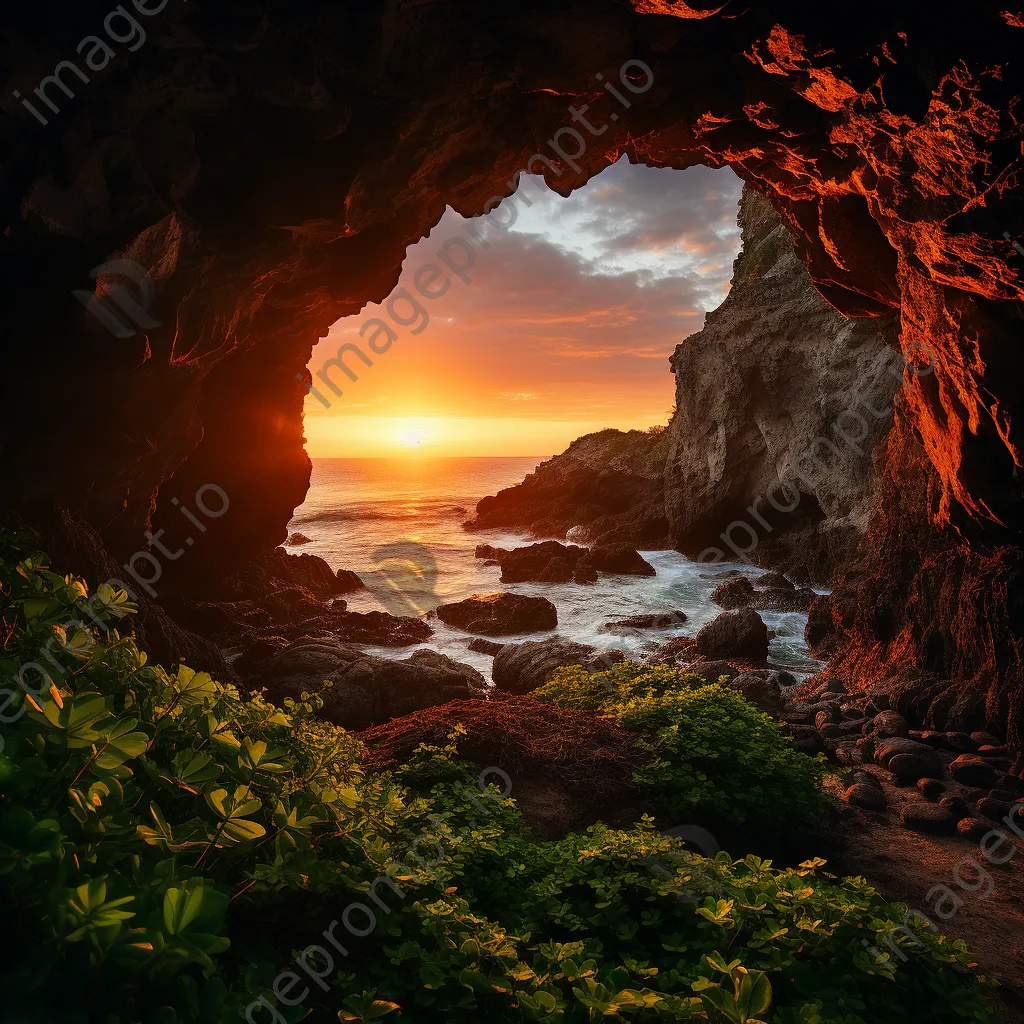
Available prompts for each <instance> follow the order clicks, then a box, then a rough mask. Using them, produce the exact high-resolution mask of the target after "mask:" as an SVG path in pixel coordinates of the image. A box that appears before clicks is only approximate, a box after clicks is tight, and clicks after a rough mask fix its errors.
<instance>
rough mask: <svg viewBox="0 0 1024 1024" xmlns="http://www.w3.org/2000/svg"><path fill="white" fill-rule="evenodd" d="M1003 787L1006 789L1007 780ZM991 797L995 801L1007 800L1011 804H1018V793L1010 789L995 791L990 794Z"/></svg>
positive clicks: (1004, 781)
mask: <svg viewBox="0 0 1024 1024" xmlns="http://www.w3.org/2000/svg"><path fill="white" fill-rule="evenodd" d="M1002 785H1003V786H1004V787H1005V786H1006V780H1005V779H1004V780H1003V782H1002ZM989 796H990V797H992V799H993V800H1006V801H1007V802H1009V803H1011V804H1015V803H1016V802H1017V792H1016V790H1013V789H1010V788H1000V789H993V790H992V792H991V793H989Z"/></svg>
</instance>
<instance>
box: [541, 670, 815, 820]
mask: <svg viewBox="0 0 1024 1024" xmlns="http://www.w3.org/2000/svg"><path fill="white" fill-rule="evenodd" d="M535 696H536V697H537V698H538V699H540V700H546V701H551V702H552V703H555V704H558V705H560V706H562V707H569V708H580V709H589V710H593V711H598V712H600V713H601V714H604V715H606V716H608V717H609V718H613V719H614V720H615V721H616V722H618V723H619V725H622V726H624V727H625V728H627V729H630V730H633V731H635V732H637V733H639V734H640V737H641V738H640V740H639V746H640V747H641V748H642V749H644V750H646V751H647V752H648V753H649V754H650V755H651V759H650V760H649V761H648V762H647V763H646V764H645V765H644V767H643V769H642V770H641V771H640V773H639V774H638V776H637V781H639V782H642V783H644V784H646V785H647V786H649V787H650V792H651V797H652V800H653V803H654V806H655V808H656V809H657V810H658V811H660V812H663V813H664V814H665V815H666V816H667V817H669V818H671V819H672V820H674V821H676V822H679V821H692V820H694V818H695V817H701V818H704V819H707V820H718V821H728V822H736V823H744V822H749V823H756V824H760V825H765V826H772V827H774V826H778V827H787V826H790V825H798V824H801V823H804V822H806V821H807V820H808V819H809V818H810V817H812V816H813V815H814V814H815V813H816V811H818V810H819V809H820V807H821V802H822V797H821V780H822V777H823V775H824V765H823V763H822V761H821V759H820V758H811V757H808V756H807V755H806V754H801V753H799V752H798V751H796V750H794V749H793V747H792V745H791V744H790V742H789V740H788V739H787V738H786V737H785V736H784V735H783V734H782V731H781V730H780V728H779V726H778V725H777V724H776V723H775V722H774V721H773V720H772V719H771V718H770V717H769V716H768V715H766V714H763V713H762V712H761V711H759V710H758V709H757V708H756V707H755V706H754V705H753V704H751V703H750V702H749V701H747V700H746V699H745V698H744V697H743V696H741V695H740V694H739V693H737V692H736V691H735V690H731V689H729V687H727V686H723V685H721V684H720V683H712V684H710V685H707V684H705V683H704V680H703V679H700V678H699V677H697V676H695V675H693V674H688V673H684V672H680V671H679V670H678V669H674V668H672V667H670V666H667V665H639V664H636V663H633V662H623V663H621V664H618V665H613V666H612V667H611V668H609V669H608V670H606V671H604V672H600V673H590V672H588V671H587V670H586V669H583V668H580V667H579V666H574V667H572V668H561V669H558V670H557V671H556V672H555V673H554V674H553V676H552V678H551V679H550V681H549V682H548V683H546V684H545V685H544V686H543V687H541V688H540V689H539V690H537V691H536V693H535Z"/></svg>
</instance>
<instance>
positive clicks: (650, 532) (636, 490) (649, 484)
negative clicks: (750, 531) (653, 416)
mask: <svg viewBox="0 0 1024 1024" xmlns="http://www.w3.org/2000/svg"><path fill="white" fill-rule="evenodd" d="M667 450H668V445H667V443H666V440H665V437H664V435H654V434H647V433H644V432H643V431H640V430H629V431H621V430H602V431H599V432H598V433H596V434H586V435H585V436H583V437H580V438H577V439H576V440H575V441H573V443H572V444H571V445H569V447H568V448H567V449H566V450H565V451H564V452H562V454H561V455H556V456H555V457H554V458H553V459H548V460H547V462H542V463H541V464H540V465H539V466H538V467H537V468H536V469H535V470H534V471H533V472H532V473H530V474H529V475H528V476H527V477H526V478H525V479H524V480H523V482H522V483H520V484H516V485H515V486H514V487H506V488H505V489H504V490H503V491H499V492H498V493H497V494H495V495H491V496H489V497H486V498H482V499H481V500H480V501H479V502H478V503H477V507H476V515H475V516H474V517H473V518H472V519H470V520H469V521H468V522H467V523H466V528H467V529H471V530H485V529H490V528H493V527H502V526H503V527H514V528H516V529H520V530H526V531H528V532H531V533H534V534H535V535H537V536H547V537H558V538H559V539H561V538H564V537H565V536H566V534H567V533H568V532H569V531H570V530H571V531H572V536H571V538H570V539H571V540H573V541H576V542H578V543H585V544H605V543H616V542H625V543H628V544H633V545H637V546H640V547H645V548H657V547H665V546H667V545H668V522H667V520H666V518H665V509H664V501H663V497H662V476H663V473H664V467H665V454H666V452H667Z"/></svg>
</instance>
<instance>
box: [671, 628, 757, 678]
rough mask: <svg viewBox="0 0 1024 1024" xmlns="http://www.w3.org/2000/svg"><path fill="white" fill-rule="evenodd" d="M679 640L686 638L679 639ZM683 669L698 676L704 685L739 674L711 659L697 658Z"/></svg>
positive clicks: (721, 662)
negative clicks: (723, 677)
mask: <svg viewBox="0 0 1024 1024" xmlns="http://www.w3.org/2000/svg"><path fill="white" fill-rule="evenodd" d="M680 639H688V638H687V637H681V638H680ZM666 646H668V645H666ZM683 669H684V671H686V672H690V673H692V674H693V675H695V676H700V678H701V679H703V680H704V682H706V683H717V682H718V680H719V679H720V678H721V677H722V676H725V677H726V679H732V678H734V677H735V676H738V675H739V674H740V670H739V669H738V668H736V667H735V666H734V665H730V664H729V663H728V662H727V661H715V660H713V659H711V658H698V659H697V660H696V661H691V662H689V663H688V664H686V665H685V666H684V667H683Z"/></svg>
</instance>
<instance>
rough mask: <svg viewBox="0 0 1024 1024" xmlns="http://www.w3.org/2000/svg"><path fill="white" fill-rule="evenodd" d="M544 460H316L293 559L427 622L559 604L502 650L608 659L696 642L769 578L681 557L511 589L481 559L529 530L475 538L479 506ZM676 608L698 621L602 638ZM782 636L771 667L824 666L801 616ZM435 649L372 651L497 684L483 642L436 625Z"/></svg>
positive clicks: (775, 618) (792, 617)
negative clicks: (732, 599)
mask: <svg viewBox="0 0 1024 1024" xmlns="http://www.w3.org/2000/svg"><path fill="white" fill-rule="evenodd" d="M541 461H543V459H542V458H430V457H429V456H423V455H421V454H419V453H417V454H415V455H410V456H408V457H405V458H390V459H314V460H313V475H312V480H311V483H310V488H309V493H308V494H307V495H306V500H305V502H304V503H303V504H302V506H301V507H300V508H298V509H296V511H295V515H294V517H293V518H292V521H291V522H290V523H289V525H288V529H289V533H290V534H296V533H301V534H302V535H303V536H305V537H308V538H309V543H305V544H301V545H291V544H290V545H289V547H288V550H290V551H293V552H296V553H300V552H309V553H310V554H315V555H320V556H321V557H322V558H324V559H326V561H327V562H328V564H329V565H330V566H331V567H332V568H333V569H351V570H352V571H354V572H356V573H357V574H358V575H359V576H360V578H361V579H362V580H363V582H364V583H366V585H367V587H368V589H367V590H365V591H358V592H356V593H354V594H347V595H346V598H345V599H346V600H347V601H348V607H349V609H350V610H352V611H371V610H374V609H382V610H385V611H389V612H391V613H392V614H395V615H425V614H427V613H428V612H430V611H431V610H433V609H434V608H436V607H437V606H438V605H439V604H441V603H447V602H451V601H459V600H461V599H462V598H465V597H469V596H470V595H471V594H487V593H493V592H494V591H496V590H507V591H512V592H514V593H517V594H528V595H537V596H542V597H546V598H548V600H550V601H552V602H553V603H554V605H555V607H556V608H557V610H558V629H557V631H555V632H551V633H540V634H537V633H534V634H530V635H528V636H519V637H515V636H514V637H499V638H497V639H498V641H499V642H510V643H514V642H517V641H520V640H537V639H543V638H545V637H550V636H555V635H559V636H563V637H566V638H568V639H571V640H576V641H578V642H580V643H586V644H591V645H592V646H594V647H596V648H598V649H599V650H612V649H614V648H619V649H621V650H623V651H624V652H625V654H626V655H627V657H628V656H642V655H643V654H644V653H646V652H649V651H650V650H651V649H653V646H654V645H655V644H656V643H657V642H659V641H660V642H665V641H666V640H669V639H671V638H673V637H675V636H693V635H694V634H696V632H697V630H699V629H700V628H701V626H703V625H705V624H706V623H707V622H710V621H711V620H712V619H713V618H715V617H716V616H717V615H719V614H720V613H721V611H722V609H721V608H719V607H718V606H717V605H715V604H713V603H712V601H711V593H712V591H713V590H714V589H715V587H716V586H718V584H719V583H720V582H721V581H722V578H723V577H724V576H725V574H726V573H728V572H729V570H731V569H741V570H743V571H744V572H746V573H748V574H750V575H751V576H757V575H760V574H761V573H762V571H763V570H760V569H757V568H753V567H750V566H746V565H743V564H740V563H727V562H718V563H715V564H708V563H703V564H698V563H697V562H692V561H690V560H689V559H687V558H685V557H683V555H681V554H679V553H678V552H675V551H642V552H641V554H642V555H643V556H644V558H646V559H647V561H648V562H650V563H651V564H652V565H653V566H654V568H655V569H656V570H657V575H656V576H653V577H636V576H608V575H604V574H602V575H601V576H600V578H599V579H598V582H597V583H596V584H594V585H592V586H580V585H578V584H571V583H570V584H550V583H513V584H503V583H501V582H500V579H499V575H500V569H499V567H498V566H496V565H491V566H488V565H484V564H483V560H482V559H478V558H476V557H474V553H473V552H474V549H475V547H476V546H477V545H478V544H493V545H497V546H499V547H516V546H518V545H522V544H529V543H531V542H532V541H531V539H530V538H527V537H526V536H525V535H523V534H521V533H516V532H512V531H504V530H482V531H477V532H473V533H469V532H467V531H465V530H463V529H462V523H463V522H464V521H465V520H467V519H469V518H470V517H471V516H472V515H473V512H474V507H475V505H476V503H477V501H479V500H480V498H482V497H484V496H485V495H488V494H494V493H496V492H497V491H498V490H500V489H501V488H503V487H509V486H511V485H513V484H516V483H518V482H519V481H520V480H522V479H523V477H524V476H525V475H526V474H527V473H529V472H531V471H532V470H533V469H534V468H535V467H536V466H537V464H538V463H540V462H541ZM676 609H679V610H682V611H684V612H685V613H686V615H687V621H686V622H685V623H683V624H682V625H680V626H676V627H674V628H671V629H668V630H659V631H656V632H655V631H651V632H650V633H649V634H646V635H644V636H635V635H634V636H622V635H619V634H615V633H609V632H604V631H602V629H601V627H602V625H604V624H605V623H607V622H608V621H610V620H613V619H621V618H626V617H627V616H630V615H638V614H642V613H651V612H667V611H674V610H676ZM760 614H761V617H762V618H763V619H764V621H765V623H766V624H767V626H768V629H769V631H770V632H771V631H774V633H775V636H774V637H773V638H772V639H771V641H770V645H769V658H770V660H771V661H772V662H773V663H775V664H778V665H782V666H785V667H786V668H788V669H789V670H790V671H792V672H793V673H794V674H796V675H798V676H803V675H806V674H809V673H812V672H816V671H817V670H818V669H819V668H820V667H821V663H820V662H818V661H815V660H814V659H813V658H811V657H810V656H809V655H808V653H807V647H806V644H805V643H804V638H803V634H804V626H805V625H806V623H807V616H806V615H805V614H803V613H800V612H770V611H763V612H761V613H760ZM430 622H431V626H432V627H433V628H434V635H433V636H432V637H431V638H430V640H429V641H428V642H427V643H424V644H417V645H414V646H410V647H403V648H393V647H389V648H384V647H367V648H366V650H367V651H369V652H370V653H372V654H376V655H380V656H382V657H386V658H407V657H408V656H409V655H410V654H411V653H412V652H413V651H415V650H418V649H420V648H429V649H433V650H436V651H440V652H441V653H442V654H446V655H448V656H449V657H451V658H454V659H455V660H456V661H460V662H462V663H463V664H469V665H472V666H473V667H474V668H476V669H477V670H479V671H480V672H481V673H482V674H483V675H484V677H485V678H486V679H490V671H491V657H490V656H489V655H486V654H480V653H478V652H475V651H471V650H469V642H470V640H472V639H473V637H472V636H471V635H469V634H466V633H462V632H460V631H458V630H455V629H451V628H449V627H448V626H446V625H445V624H444V623H443V622H441V621H440V620H438V619H436V618H434V619H431V620H430Z"/></svg>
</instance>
